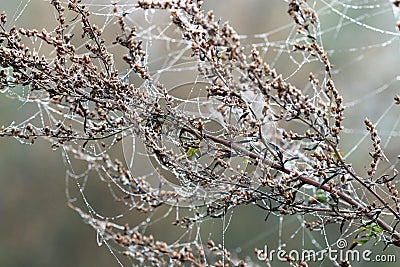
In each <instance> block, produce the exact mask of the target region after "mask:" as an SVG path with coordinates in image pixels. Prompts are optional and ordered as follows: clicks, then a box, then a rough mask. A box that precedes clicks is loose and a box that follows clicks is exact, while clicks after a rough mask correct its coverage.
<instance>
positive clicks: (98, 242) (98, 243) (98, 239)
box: [96, 229, 104, 247]
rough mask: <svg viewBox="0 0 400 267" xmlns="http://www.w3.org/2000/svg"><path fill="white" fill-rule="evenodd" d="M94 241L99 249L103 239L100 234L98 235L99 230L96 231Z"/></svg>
mask: <svg viewBox="0 0 400 267" xmlns="http://www.w3.org/2000/svg"><path fill="white" fill-rule="evenodd" d="M96 241H97V245H98V246H99V247H101V245H103V241H104V239H103V235H102V233H100V230H99V229H97V235H96Z"/></svg>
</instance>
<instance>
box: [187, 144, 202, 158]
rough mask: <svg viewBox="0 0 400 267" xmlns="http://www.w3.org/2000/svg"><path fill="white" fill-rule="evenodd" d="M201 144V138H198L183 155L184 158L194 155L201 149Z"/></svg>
mask: <svg viewBox="0 0 400 267" xmlns="http://www.w3.org/2000/svg"><path fill="white" fill-rule="evenodd" d="M199 144H200V140H196V141H195V144H194V145H193V146H191V147H189V148H188V149H187V150H186V153H185V155H184V156H183V158H184V159H188V158H191V157H193V156H194V155H195V154H196V153H197V151H199V149H200V147H199Z"/></svg>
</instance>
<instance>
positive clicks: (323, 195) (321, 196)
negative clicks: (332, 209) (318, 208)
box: [314, 190, 329, 203]
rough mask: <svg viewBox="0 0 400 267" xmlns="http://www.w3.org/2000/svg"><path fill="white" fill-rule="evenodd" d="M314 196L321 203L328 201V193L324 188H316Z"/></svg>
mask: <svg viewBox="0 0 400 267" xmlns="http://www.w3.org/2000/svg"><path fill="white" fill-rule="evenodd" d="M314 198H315V199H316V200H318V201H319V202H321V203H327V202H328V201H329V194H328V193H327V192H325V191H324V190H317V194H316V195H315V196H314Z"/></svg>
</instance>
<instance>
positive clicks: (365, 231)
mask: <svg viewBox="0 0 400 267" xmlns="http://www.w3.org/2000/svg"><path fill="white" fill-rule="evenodd" d="M382 232H383V228H382V227H380V226H379V225H377V224H376V223H371V224H368V225H367V226H364V227H361V228H360V230H358V232H357V234H356V236H355V237H354V241H353V243H357V244H360V245H363V244H365V243H367V242H368V241H370V240H371V238H373V237H375V239H377V240H378V238H379V234H380V233H382Z"/></svg>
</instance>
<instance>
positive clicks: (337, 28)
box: [0, 0, 400, 267]
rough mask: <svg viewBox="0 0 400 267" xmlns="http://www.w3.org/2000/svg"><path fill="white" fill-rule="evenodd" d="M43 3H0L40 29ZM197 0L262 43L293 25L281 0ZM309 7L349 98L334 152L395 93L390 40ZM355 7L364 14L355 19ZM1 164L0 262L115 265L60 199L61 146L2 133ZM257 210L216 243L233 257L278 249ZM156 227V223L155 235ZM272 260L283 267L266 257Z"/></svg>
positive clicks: (5, 103) (357, 156)
mask: <svg viewBox="0 0 400 267" xmlns="http://www.w3.org/2000/svg"><path fill="white" fill-rule="evenodd" d="M49 2H50V1H42V0H32V1H26V0H21V1H19V0H18V1H8V0H0V9H1V10H5V11H6V12H7V14H8V23H9V24H10V25H11V24H16V25H18V26H23V27H25V28H28V27H29V28H38V29H42V28H43V27H48V26H49V25H51V27H52V26H53V25H54V23H55V22H54V21H55V12H54V10H53V9H52V7H51V5H50V4H49ZM205 2H206V4H205V6H206V9H208V8H213V9H214V10H215V14H216V17H221V18H222V21H225V20H229V21H230V23H231V25H233V26H234V27H235V29H236V30H237V31H238V33H239V34H248V35H252V34H257V33H268V34H267V35H266V37H267V39H268V41H270V42H273V41H282V42H281V43H280V45H283V46H285V45H286V44H285V42H284V40H285V38H286V37H287V36H288V35H289V34H292V33H291V31H292V30H293V27H292V26H291V19H290V18H289V16H287V15H286V4H285V3H284V1H261V0H258V1H256V0H250V1H240V0H235V1H234V0H229V1H228V0H225V1H222V0H220V1H205ZM332 2H336V1H332ZM355 2H356V4H360V5H361V4H363V5H364V6H365V5H367V4H368V3H370V4H371V5H372V4H374V5H378V4H379V5H380V6H379V7H378V6H377V7H376V8H375V9H372V8H368V9H361V10H351V9H349V8H347V9H346V8H345V7H343V5H337V6H335V7H336V8H341V9H340V10H342V11H346V14H347V15H348V16H351V17H354V18H358V19H360V20H361V21H362V22H363V23H368V25H373V26H374V27H377V28H379V29H384V30H387V31H393V30H394V19H393V16H391V15H392V13H391V9H390V5H389V3H388V1H369V2H368V1H353V4H355ZM91 3H96V4H100V3H107V4H109V3H110V2H108V1H92V2H91ZM364 3H367V4H364ZM316 9H317V10H319V11H321V15H320V17H321V23H322V25H321V27H322V29H323V30H322V32H323V35H322V38H323V41H324V45H325V48H326V49H327V51H328V52H329V51H331V61H332V63H333V64H334V65H335V69H334V74H335V81H336V85H337V87H338V89H339V90H340V92H341V93H342V94H343V95H344V98H345V103H349V109H348V110H347V113H346V118H347V119H348V120H347V121H346V126H348V127H349V130H348V132H347V133H346V134H344V135H343V136H342V141H343V149H342V150H343V151H345V152H347V151H351V149H352V148H353V147H354V145H356V144H357V143H358V141H359V140H360V138H361V137H362V136H363V135H364V133H363V120H364V117H366V116H368V117H369V118H370V119H371V120H372V121H377V120H378V119H379V118H380V116H381V115H382V114H384V113H385V111H386V109H387V107H388V106H389V103H391V102H392V98H393V95H394V94H395V93H397V94H398V93H399V91H400V90H399V81H398V80H399V78H398V77H399V72H400V60H399V59H400V57H399V55H400V53H399V37H398V36H397V37H395V36H391V35H390V34H388V33H380V32H377V31H374V30H372V29H368V28H365V27H362V26H360V25H357V24H355V23H354V22H349V20H346V19H345V18H344V17H343V16H338V15H337V13H335V12H333V11H332V9H329V8H327V7H326V5H323V4H321V2H319V1H317V3H316ZM362 12H364V13H368V14H369V15H368V16H363V13H362ZM16 18H17V20H15V19H16ZM275 30H276V31H275ZM258 41H259V39H258ZM353 48H355V49H353ZM270 49H271V51H270V52H271V54H272V55H276V54H277V53H278V52H277V51H274V49H276V48H274V47H271V48H270ZM282 58H283V59H282V61H280V62H283V63H279V62H278V63H276V64H275V67H276V68H277V70H278V72H283V73H285V71H288V69H286V67H285V64H288V63H290V60H289V58H288V57H286V58H285V56H284V55H282ZM272 59H273V57H272ZM297 76H300V75H297ZM297 76H296V77H294V78H293V79H292V82H294V83H296V82H298V83H299V84H305V83H306V82H307V79H306V77H307V76H306V77H297ZM374 92H376V93H374ZM20 105H21V104H20V103H18V102H16V101H13V100H10V99H8V98H5V97H4V95H0V125H8V124H10V123H11V121H14V120H15V121H21V120H22V119H24V118H26V117H27V116H26V115H25V114H20V113H21V112H20V111H21V110H22V108H21V106H20ZM398 115H399V110H398V109H397V110H392V109H391V110H389V111H388V112H387V113H386V114H385V116H384V119H383V120H382V122H381V124H380V125H379V127H378V129H381V130H382V133H383V134H382V139H383V140H384V142H385V141H386V140H388V139H389V137H390V136H391V137H392V138H391V140H390V144H389V145H388V146H387V149H386V153H387V156H388V158H395V157H396V156H397V155H398V154H399V152H400V142H399V127H397V128H394V129H393V127H392V126H393V125H394V122H396V121H398V120H399V116H398ZM367 140H368V138H367ZM357 148H358V149H357V151H356V152H354V153H351V154H349V160H350V161H351V162H352V163H353V166H354V167H355V168H356V169H357V170H358V171H361V172H362V171H364V172H365V170H366V167H367V166H368V164H369V159H368V153H367V152H368V151H369V150H370V145H369V144H368V142H363V143H361V144H360V145H359V146H357ZM0 169H1V172H0V183H1V186H0V266H10V267H11V266H117V263H116V261H115V259H114V258H113V256H112V255H111V254H110V253H109V252H108V250H107V248H106V246H104V245H103V246H101V247H98V245H97V242H96V233H95V232H94V231H93V230H92V229H91V228H90V227H88V226H87V225H85V224H84V223H83V222H82V220H81V219H80V217H79V216H78V215H77V214H76V213H75V212H74V211H72V210H71V209H69V208H68V207H67V205H66V197H65V179H64V178H65V166H64V164H63V161H62V157H61V153H60V151H52V150H51V148H50V143H48V142H46V141H38V142H37V143H36V144H35V145H33V146H29V145H22V144H20V143H18V141H16V140H15V139H10V138H2V139H0ZM99 195H101V194H99ZM99 197H100V198H101V196H99ZM93 201H96V200H95V199H93ZM265 215H266V214H264V213H263V212H262V211H261V210H260V209H259V208H256V207H251V206H246V207H241V208H240V209H238V210H235V211H234V213H233V215H232V221H231V222H230V226H229V228H228V231H227V232H226V233H225V241H226V243H227V244H229V246H230V248H233V249H234V250H235V248H237V249H236V250H235V251H236V252H237V253H238V254H239V256H243V255H241V254H240V253H241V251H243V250H246V249H247V251H250V252H251V251H252V250H253V248H254V247H258V248H260V249H261V248H263V245H264V244H266V243H267V241H268V243H271V244H274V246H275V247H274V248H276V246H277V245H278V243H279V240H278V238H279V236H278V233H279V228H278V227H279V218H276V217H271V218H270V219H269V220H268V221H267V222H265V221H264V218H265ZM298 220H301V218H299V217H293V218H285V222H284V224H283V225H284V231H283V232H281V233H282V235H283V236H282V239H281V241H283V242H287V243H290V244H291V245H293V243H295V242H297V243H299V245H300V247H301V242H302V238H301V236H299V235H296V236H294V237H293V236H291V234H293V233H296V231H297V230H298V229H297V228H296V227H298V225H299V223H298ZM207 224H212V223H209V222H208V223H207ZM222 224H223V222H222V221H217V222H216V223H214V225H211V226H210V225H208V226H206V225H205V227H206V228H205V229H214V230H216V231H217V234H218V233H219V234H221V232H222V230H221V228H222ZM161 228H163V227H162V226H161ZM327 229H328V230H329V231H331V233H332V235H333V237H332V240H334V239H335V238H337V236H338V235H339V234H338V229H337V228H335V227H333V226H332V227H327ZM162 231H163V229H155V232H162ZM335 233H336V234H337V236H335ZM249 236H250V237H251V238H250V239H249ZM381 248H382V247H379V248H376V250H377V251H379V249H381ZM384 254H396V256H397V259H399V260H400V255H399V252H398V249H397V250H396V249H394V248H390V249H388V250H387V251H385V252H384ZM399 260H398V261H397V263H387V264H384V263H379V264H377V263H369V264H366V263H354V264H353V266H382V267H383V266H398V262H399ZM260 264H261V263H260ZM261 265H262V264H261ZM273 266H287V264H281V263H274V264H273ZM309 266H331V263H330V262H328V261H325V262H324V263H322V264H321V265H320V264H310V265H309Z"/></svg>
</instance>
